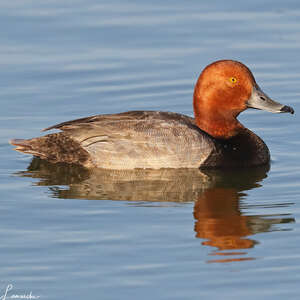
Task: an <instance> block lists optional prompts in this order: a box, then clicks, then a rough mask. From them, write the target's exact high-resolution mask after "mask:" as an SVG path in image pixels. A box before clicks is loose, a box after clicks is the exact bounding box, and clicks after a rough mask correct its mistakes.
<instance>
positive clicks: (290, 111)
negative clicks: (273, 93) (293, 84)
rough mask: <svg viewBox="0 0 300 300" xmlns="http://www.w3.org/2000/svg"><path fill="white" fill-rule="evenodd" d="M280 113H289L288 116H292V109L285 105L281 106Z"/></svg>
mask: <svg viewBox="0 0 300 300" xmlns="http://www.w3.org/2000/svg"><path fill="white" fill-rule="evenodd" d="M280 111H281V112H285V113H290V114H292V115H293V114H294V112H295V111H294V109H293V108H292V107H290V106H287V105H285V106H283V107H282V108H281V109H280Z"/></svg>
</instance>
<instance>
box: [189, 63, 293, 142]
mask: <svg viewBox="0 0 300 300" xmlns="http://www.w3.org/2000/svg"><path fill="white" fill-rule="evenodd" d="M248 107H252V108H258V109H264V110H268V111H271V112H273V113H282V112H290V113H294V110H293V109H292V108H291V107H289V106H284V105H282V104H280V103H278V102H275V101H273V100H271V99H270V98H269V97H268V96H267V95H266V94H265V93H263V91H262V90H261V89H260V88H259V86H258V85H257V83H256V81H255V79H254V76H253V74H252V73H251V71H250V70H249V69H248V68H247V67H246V66H245V65H243V64H242V63H240V62H237V61H232V60H220V61H216V62H214V63H212V64H210V65H208V66H207V67H206V68H205V69H204V70H203V71H202V73H201V75H200V77H199V79H198V81H197V83H196V86H195V90H194V113H195V120H196V124H197V126H198V127H199V128H201V129H202V130H204V131H205V132H207V133H208V134H210V135H211V136H213V137H215V138H221V139H228V138H231V137H233V136H235V135H237V134H239V133H240V132H241V131H242V130H244V127H243V125H242V124H241V123H240V122H239V121H238V120H237V119H236V118H237V116H238V115H239V113H241V112H242V111H244V110H245V109H247V108H248Z"/></svg>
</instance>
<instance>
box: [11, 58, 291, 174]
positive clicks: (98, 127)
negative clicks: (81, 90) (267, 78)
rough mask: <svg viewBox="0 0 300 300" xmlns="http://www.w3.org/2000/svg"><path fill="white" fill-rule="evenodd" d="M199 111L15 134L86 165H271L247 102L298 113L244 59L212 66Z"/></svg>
mask: <svg viewBox="0 0 300 300" xmlns="http://www.w3.org/2000/svg"><path fill="white" fill-rule="evenodd" d="M193 106H194V116H195V118H191V117H189V116H186V115H183V114H178V113H173V112H161V111H129V112H124V113H119V114H107V115H96V116H91V117H87V118H81V119H76V120H72V121H67V122H63V123H60V124H57V125H54V126H51V127H48V128H46V129H44V131H46V130H51V129H59V130H61V131H60V132H58V133H52V134H48V135H45V136H42V137H37V138H33V139H28V140H24V139H14V140H11V141H10V143H11V144H12V145H14V146H16V148H15V150H17V151H20V152H24V153H29V154H32V155H34V156H37V157H40V158H42V159H46V160H48V161H50V162H53V163H58V162H64V163H70V164H80V165H82V166H84V167H87V168H93V167H97V168H106V169H134V168H152V169H160V168H199V167H200V168H203V167H216V168H218V167H249V166H257V165H263V164H268V163H269V161H270V153H269V150H268V147H267V146H266V144H265V143H264V142H263V140H262V139H261V138H259V137H258V136H257V135H256V134H254V133H253V132H252V131H250V130H249V129H247V128H245V127H244V126H243V125H242V124H241V123H240V122H239V121H238V120H237V117H238V115H239V114H240V113H241V112H242V111H244V110H246V109H247V108H256V109H262V110H266V111H269V112H272V113H291V114H293V113H294V110H293V108H291V107H290V106H286V105H282V104H280V103H278V102H276V101H274V100H272V99H270V98H269V97H268V96H267V95H266V94H265V93H264V92H263V91H262V90H261V89H260V87H259V86H258V84H257V83H256V81H255V79H254V76H253V74H252V73H251V71H250V70H249V69H248V68H247V67H246V66H245V65H244V64H242V63H240V62H238V61H232V60H220V61H216V62H214V63H212V64H210V65H208V66H207V67H206V68H205V69H204V70H203V71H202V73H201V74H200V77H199V79H198V81H197V83H196V85H195V89H194V101H193Z"/></svg>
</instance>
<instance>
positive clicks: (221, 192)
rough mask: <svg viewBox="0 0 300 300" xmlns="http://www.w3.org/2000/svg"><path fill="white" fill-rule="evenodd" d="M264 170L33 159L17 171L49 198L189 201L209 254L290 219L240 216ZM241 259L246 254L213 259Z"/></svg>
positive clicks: (245, 243) (242, 244)
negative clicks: (120, 166) (96, 165)
mask: <svg viewBox="0 0 300 300" xmlns="http://www.w3.org/2000/svg"><path fill="white" fill-rule="evenodd" d="M267 172H268V166H264V167H260V168H250V169H247V170H226V171H212V170H210V171H208V170H207V171H205V173H204V172H203V171H199V170H197V169H181V170H180V169H179V170H174V169H161V170H142V169H140V170H123V171H115V170H101V169H93V170H86V169H83V168H80V167H78V166H69V165H60V164H49V163H47V162H46V161H42V160H39V159H34V160H33V161H32V163H31V165H30V167H29V170H28V171H25V172H20V173H19V175H21V176H27V177H33V178H38V179H39V182H38V183H36V184H37V185H44V186H49V187H50V190H51V193H52V195H53V197H58V198H63V199H67V198H71V199H94V200H100V199H104V200H107V199H109V200H125V201H136V205H138V203H140V205H145V202H146V201H151V202H154V201H156V202H166V201H169V202H170V201H171V202H192V201H193V202H195V205H194V218H195V220H196V221H195V231H196V237H198V238H202V239H205V240H206V241H204V242H203V243H202V244H203V245H208V246H213V247H217V248H218V250H219V251H217V252H215V251H214V252H212V253H213V254H215V255H217V254H219V255H239V256H240V255H241V254H245V253H241V252H235V253H228V252H220V251H223V250H238V249H248V248H251V247H253V246H254V245H255V244H256V243H257V242H256V241H255V240H254V239H253V238H251V236H252V235H253V234H256V233H259V232H269V231H272V230H274V229H273V225H274V224H280V223H286V222H293V221H294V219H293V218H290V217H288V216H278V215H277V216H270V215H269V216H268V218H264V216H249V215H247V216H245V215H243V211H242V210H241V209H240V200H241V198H242V197H245V196H246V195H247V194H245V191H247V190H251V189H253V188H258V187H260V186H261V185H260V182H261V181H262V180H263V179H264V178H265V177H266V176H267ZM62 185H63V186H67V187H68V188H67V189H66V188H65V187H64V188H61V187H60V186H62ZM276 230H278V228H276ZM243 259H249V258H247V257H244V258H238V259H232V258H230V259H229V258H228V257H227V259H226V260H215V261H218V262H224V261H232V260H243Z"/></svg>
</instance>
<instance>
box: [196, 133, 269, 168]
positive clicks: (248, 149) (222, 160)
mask: <svg viewBox="0 0 300 300" xmlns="http://www.w3.org/2000/svg"><path fill="white" fill-rule="evenodd" d="M212 139H213V140H214V145H215V149H214V150H213V151H212V152H211V154H210V155H209V157H208V158H207V159H206V161H205V162H203V163H202V165H201V167H250V166H258V165H263V164H268V163H269V162H270V152H269V149H268V147H267V145H266V144H265V143H264V141H263V140H262V139H261V138H260V137H258V136H257V135H256V134H254V133H253V132H252V131H250V130H249V129H246V128H245V129H244V130H243V132H241V133H240V134H238V135H237V136H235V137H232V138H230V139H227V140H221V139H214V138H212Z"/></svg>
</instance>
